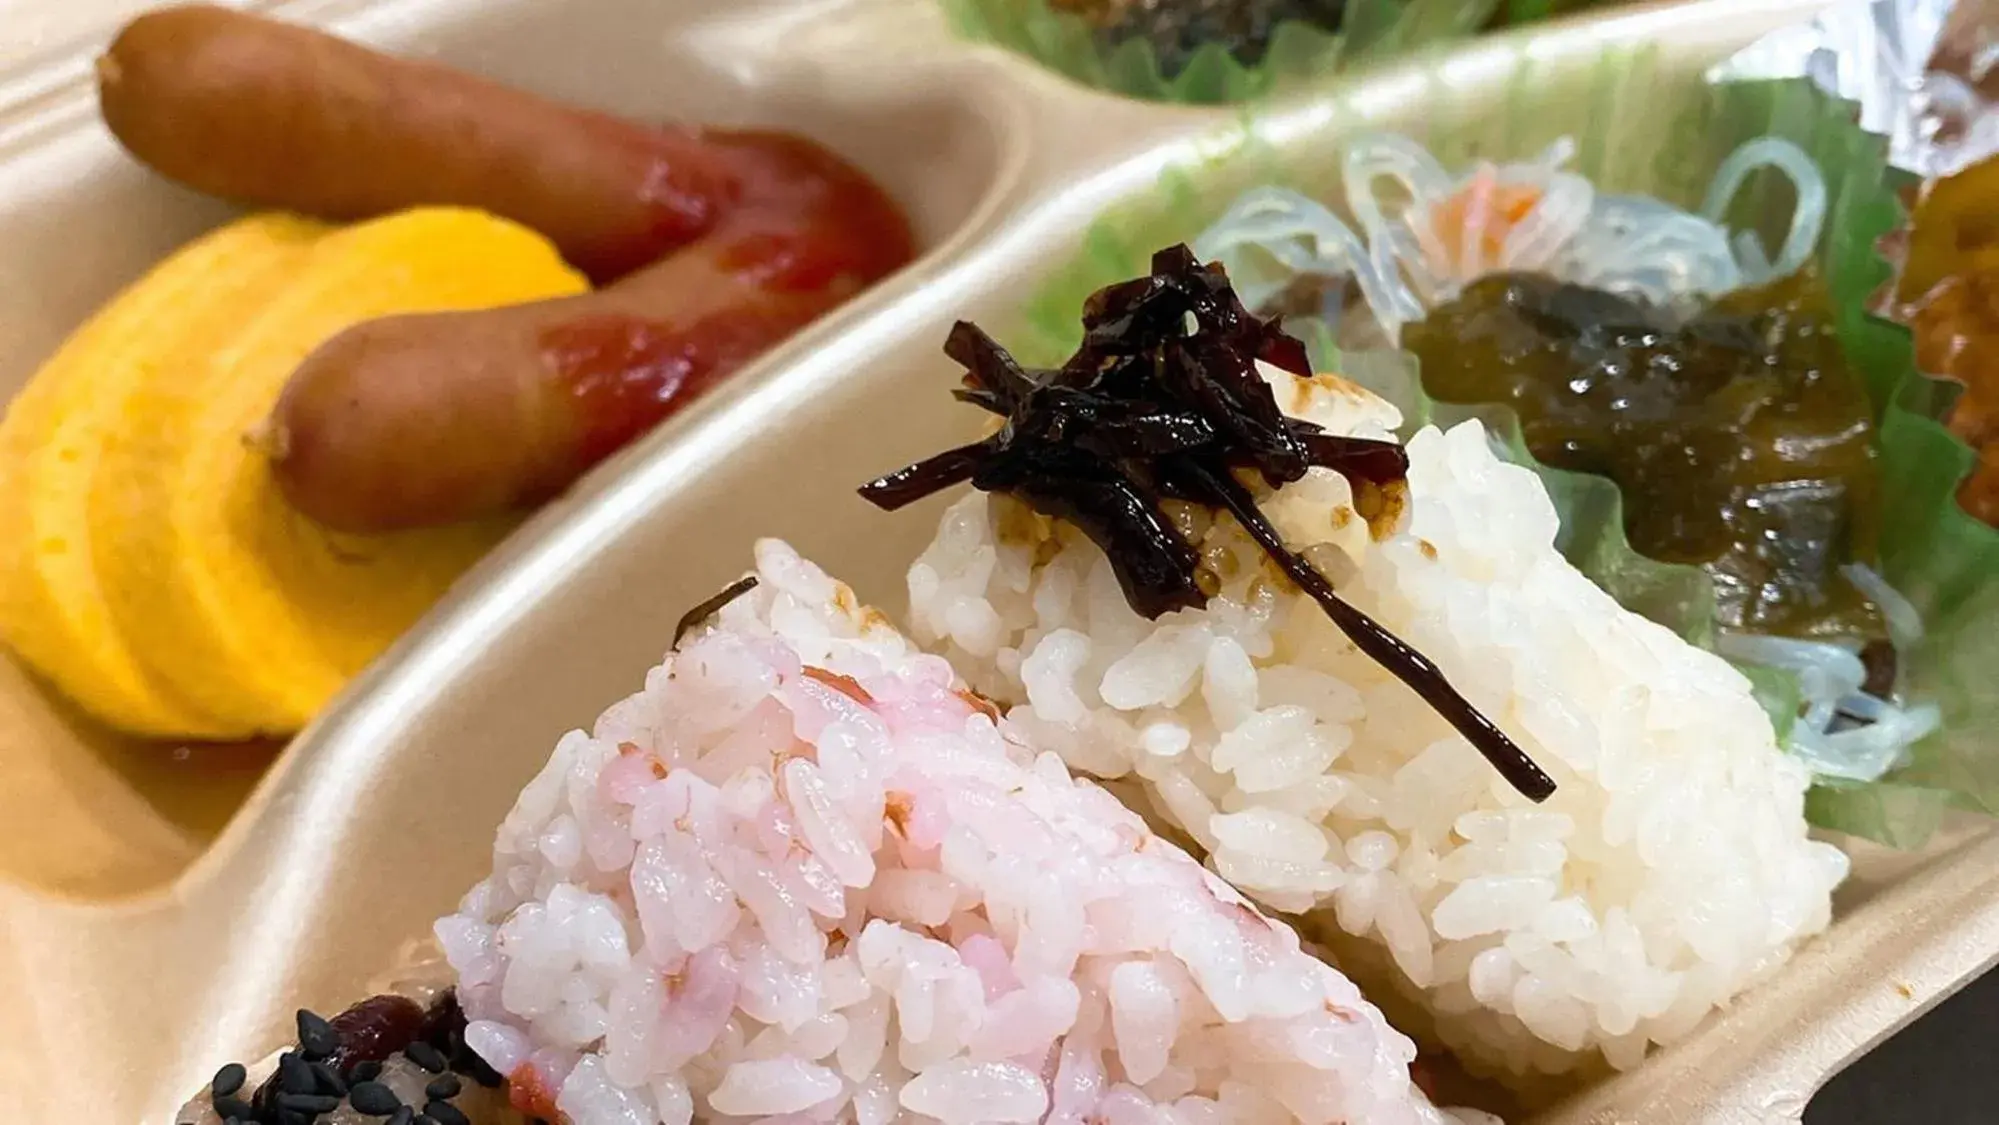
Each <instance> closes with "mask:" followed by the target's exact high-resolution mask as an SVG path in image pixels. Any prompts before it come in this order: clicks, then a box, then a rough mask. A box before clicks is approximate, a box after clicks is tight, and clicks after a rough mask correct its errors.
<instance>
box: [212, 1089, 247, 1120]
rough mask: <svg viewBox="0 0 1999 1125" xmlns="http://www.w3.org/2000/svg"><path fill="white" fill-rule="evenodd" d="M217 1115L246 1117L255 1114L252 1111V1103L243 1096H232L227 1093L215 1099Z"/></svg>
mask: <svg viewBox="0 0 1999 1125" xmlns="http://www.w3.org/2000/svg"><path fill="white" fill-rule="evenodd" d="M215 1115H216V1116H217V1117H241V1118H245V1119H248V1118H250V1117H253V1116H255V1115H254V1114H253V1113H251V1111H250V1103H248V1102H246V1101H244V1100H243V1099H241V1098H232V1097H230V1096H228V1095H227V1094H225V1095H223V1096H222V1097H219V1098H217V1099H215Z"/></svg>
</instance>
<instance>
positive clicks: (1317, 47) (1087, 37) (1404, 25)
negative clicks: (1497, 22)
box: [938, 0, 1499, 105]
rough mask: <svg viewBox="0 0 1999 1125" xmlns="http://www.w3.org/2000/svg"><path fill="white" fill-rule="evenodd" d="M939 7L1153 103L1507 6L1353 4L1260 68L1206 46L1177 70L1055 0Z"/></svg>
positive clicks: (1309, 64) (1347, 61)
mask: <svg viewBox="0 0 1999 1125" xmlns="http://www.w3.org/2000/svg"><path fill="white" fill-rule="evenodd" d="M938 2H939V3H941V4H942V5H943V7H944V11H945V13H946V15H948V16H949V17H950V20H951V23H952V26H953V27H954V28H955V29H956V30H957V32H958V34H960V35H961V36H963V37H965V38H967V39H970V40H972V41H974V42H979V43H990V44H993V45H995V46H999V47H1005V48H1007V49H1008V50H1011V51H1014V52H1016V53H1019V54H1022V55H1025V56H1027V57H1028V58H1030V59H1033V60H1035V61H1036V62H1039V63H1040V64H1041V65H1043V66H1045V67H1047V68H1049V69H1050V70H1053V71H1056V72H1057V73H1060V74H1063V75H1066V76H1067V77H1069V78H1071V79H1074V80H1075V81H1077V82H1080V83H1082V84H1084V85H1086V86H1090V87H1093V88H1095V89H1099V90H1106V91H1110V92H1112V93H1117V94H1123V95H1126V96H1127V97H1133V98H1143V99H1145V100H1148V101H1161V102H1179V103H1184V104H1188V105H1228V104H1232V103H1236V102H1242V101H1247V100H1250V99H1253V98H1258V97H1261V96H1263V95H1266V94H1269V93H1271V92H1273V91H1275V90H1279V89H1283V88H1286V87H1288V86H1290V85H1293V84H1295V83H1297V82H1301V81H1305V80H1309V79H1312V78H1316V77H1321V76H1324V75H1327V74H1332V73H1335V72H1337V71H1340V70H1342V69H1345V68H1348V67H1351V66H1357V65H1361V64H1364V63H1366V62H1370V61H1374V60H1378V59H1382V58H1388V57H1392V56H1394V55H1397V54H1400V53H1403V52H1407V51H1410V50H1413V49H1416V48H1418V47H1422V46H1426V45H1429V44H1432V43H1438V42H1443V41H1447V40H1450V39H1454V38H1459V37H1462V36H1466V35H1470V34H1473V33H1475V32H1476V31H1478V29H1479V28H1480V27H1481V26H1482V25H1484V24H1485V23H1486V22H1487V21H1488V20H1489V19H1490V18H1491V16H1492V14H1493V13H1494V11H1496V10H1497V6H1498V3H1499V0H1351V2H1350V3H1348V4H1347V6H1346V9H1345V18H1344V20H1343V22H1342V25H1341V28H1340V29H1339V31H1338V32H1331V31H1327V30H1324V29H1322V28H1320V27H1319V26H1317V25H1316V24H1311V23H1307V22H1304V21H1300V20H1289V21H1286V22H1284V23H1281V24H1279V25H1278V26H1277V28H1276V29H1275V30H1274V31H1273V32H1272V34H1271V37H1270V41H1269V43H1268V44H1267V46H1266V48H1265V50H1264V52H1263V54H1262V56H1261V57H1260V58H1258V59H1256V60H1255V61H1254V62H1252V63H1247V64H1246V63H1244V62H1242V61H1240V60H1239V59H1238V58H1237V57H1236V56H1234V55H1232V54H1230V53H1229V51H1228V50H1227V48H1226V47H1225V46H1223V45H1222V44H1218V43H1205V44H1202V45H1201V46H1200V47H1199V48H1198V49H1197V50H1195V51H1194V52H1193V54H1192V55H1190V56H1189V57H1188V58H1187V59H1186V60H1185V61H1184V63H1183V64H1182V65H1179V66H1178V67H1177V68H1176V67H1172V66H1171V65H1168V66H1162V65H1161V60H1160V58H1159V56H1158V54H1157V53H1156V52H1155V51H1154V50H1153V48H1152V46H1151V44H1149V43H1146V42H1144V41H1143V40H1140V39H1126V40H1124V41H1123V42H1121V43H1109V42H1106V41H1105V40H1104V39H1103V38H1102V37H1101V36H1099V34H1098V32H1097V30H1096V29H1095V28H1094V27H1092V26H1091V24H1090V23H1089V21H1088V20H1087V19H1085V18H1084V17H1083V16H1082V15H1080V14H1079V13H1076V12H1073V11H1066V10H1062V9H1060V8H1057V7H1054V6H1051V4H1050V3H1049V0H938ZM1170 62H1171V60H1169V64H1170Z"/></svg>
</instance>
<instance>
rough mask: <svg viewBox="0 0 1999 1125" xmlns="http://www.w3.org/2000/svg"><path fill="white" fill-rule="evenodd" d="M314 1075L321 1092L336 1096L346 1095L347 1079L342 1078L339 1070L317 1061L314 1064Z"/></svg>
mask: <svg viewBox="0 0 1999 1125" xmlns="http://www.w3.org/2000/svg"><path fill="white" fill-rule="evenodd" d="M312 1077H313V1080H314V1082H315V1083H316V1084H317V1086H318V1087H319V1092H320V1093H322V1094H332V1095H333V1096H334V1097H336V1098H339V1097H345V1096H346V1094H347V1082H346V1080H345V1079H343V1078H341V1077H340V1075H339V1073H338V1072H337V1071H335V1070H334V1069H333V1068H332V1067H330V1066H328V1065H326V1064H325V1063H323V1062H316V1063H313V1064H312Z"/></svg>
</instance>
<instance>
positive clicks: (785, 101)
mask: <svg viewBox="0 0 1999 1125" xmlns="http://www.w3.org/2000/svg"><path fill="white" fill-rule="evenodd" d="M706 7H707V6H704V5H699V4H693V3H681V4H643V3H620V2H617V0H563V2H560V3H526V2H521V3H499V4H483V5H479V6H477V10H476V12H474V11H472V10H471V9H470V7H469V6H459V5H454V4H451V3H434V2H416V3H402V4H391V5H378V4H369V3H354V2H351V0H345V2H343V0H334V2H330V3H325V2H322V3H303V4H291V5H280V6H278V7H277V8H276V9H274V11H275V12H276V14H279V15H281V16H282V17H284V18H287V19H295V20H300V21H303V22H312V23H317V24H322V25H325V26H328V27H330V28H332V29H334V30H336V31H338V32H340V33H342V34H345V35H349V36H351V37H353V38H355V39H358V40H361V41H364V42H368V43H372V44H377V45H381V46H384V47H387V48H390V49H399V50H404V51H410V52H414V53H421V54H423V55H426V56H429V57H434V58H436V59H439V60H441V61H444V62H447V63H450V64H453V65H457V66H459V67H462V68H464V69H468V70H471V71H474V72H477V73H481V74H484V75H488V76H491V77H493V78H496V79H499V80H501V81H505V82H508V83H510V84H513V85H517V86H520V87H524V88H527V89H530V90H534V91H537V92H540V93H543V94H546V95H549V96H552V97H554V98H557V99H561V100H565V101H569V102H573V103H576V104H581V105H586V106H591V107H596V108H601V109H604V110H607V111H609V112H612V113H616V114H620V115H624V116H627V117H630V118H632V119H635V120H641V121H650V120H667V119H679V120H686V121H692V122H700V123H709V124H715V125H765V126H774V127H779V128H785V129H790V130H794V131H797V132H800V133H803V134H806V135H809V136H811V137H813V138H815V139H818V140H820V141H822V142H824V143H826V144H827V145H828V146H830V147H831V148H833V149H834V150H835V151H838V152H841V153H842V154H844V155H846V156H848V157H849V158H851V159H853V160H854V161H855V162H856V163H857V164H859V165H860V166H861V167H863V168H864V169H866V170H867V171H869V172H870V173H871V174H873V175H874V176H875V177H876V178H877V179H878V180H879V181H880V182H882V183H883V185H884V186H885V187H886V188H887V190H888V191H889V192H890V193H891V194H892V195H893V196H894V197H895V198H896V199H897V200H898V201H899V202H901V203H902V204H903V206H904V208H905V209H906V211H907V212H908V214H909V216H910V218H911V221H912V223H913V224H914V227H915V230H916V234H917V237H918V239H919V244H920V245H921V246H922V247H923V248H925V249H926V250H929V251H931V252H932V257H931V259H930V263H934V262H935V261H936V255H937V254H939V253H942V254H948V253H950V249H949V247H950V246H951V244H952V243H953V242H954V240H956V241H962V240H963V239H965V238H969V237H976V235H977V232H978V231H979V230H980V229H982V228H984V227H986V226H989V225H990V224H991V223H992V222H993V221H994V218H995V217H996V216H997V215H998V214H1000V213H1002V212H1003V211H1004V210H1005V207H1006V205H1007V201H1008V200H1009V199H1013V198H1017V197H1018V193H1019V191H1020V190H1021V189H1022V185H1023V184H1024V183H1025V182H1026V181H1027V180H1029V179H1031V178H1033V176H1035V175H1037V174H1040V170H1041V169H1043V168H1046V167H1048V166H1050V165H1047V164H1041V163H1037V161H1036V156H1037V155H1038V154H1036V153H1034V152H1033V151H1031V142H1030V134H1031V133H1033V132H1034V131H1035V125H1036V123H1038V122H1041V121H1043V120H1045V113H1046V112H1048V111H1049V107H1052V106H1055V105H1057V104H1058V103H1057V102H1056V101H1055V100H1053V99H1055V98H1057V97H1062V98H1065V99H1066V96H1067V94H1068V91H1067V90H1066V89H1065V88H1063V87H1062V86H1060V84H1058V83H1056V82H1054V81H1053V80H1050V79H1045V78H1044V77H1043V76H1041V75H1040V74H1038V73H1036V72H1034V71H1033V70H1032V68H1031V67H1028V66H1026V65H1024V64H1015V63H1013V62H1012V61H1011V60H1007V59H1004V58H1000V57H998V56H997V55H996V54H995V55H992V56H990V57H987V56H984V55H980V56H978V57H974V58H972V59H970V60H967V59H965V58H964V57H963V56H964V55H965V54H966V53H967V52H965V51H964V50H963V49H962V48H959V49H954V45H953V44H952V42H951V41H950V40H949V38H948V35H947V33H946V32H945V31H944V29H943V26H942V21H941V20H940V19H935V18H928V17H930V16H931V13H929V11H928V9H927V8H916V7H911V8H909V9H903V8H901V7H899V6H892V9H893V10H890V11H884V10H882V8H881V6H880V5H867V4H862V5H838V4H832V5H829V4H826V3H819V4H808V3H788V2H784V0H775V2H764V3H758V4H747V5H741V6H732V7H731V8H730V9H728V10H727V11H726V12H725V13H721V14H713V13H711V14H707V15H704V14H703V10H704V9H705V8H706ZM842 8H845V9H847V10H846V11H845V12H844V13H843V14H840V15H836V11H837V10H840V9H842ZM89 61H90V53H85V54H81V55H78V56H76V57H74V58H70V59H65V60H60V61H58V62H55V63H52V64H50V65H49V66H48V67H45V68H43V69H42V70H41V71H38V72H36V73H35V74H31V75H25V76H22V77H21V78H19V79H18V80H16V81H15V82H13V83H12V84H11V86H10V85H9V84H8V83H6V82H4V81H0V95H4V93H5V91H6V90H8V89H12V90H13V91H14V92H15V93H16V94H19V95H21V96H22V98H23V99H24V100H19V101H16V102H14V103H12V106H11V108H7V103H6V102H4V101H0V184H4V185H5V188H4V191H0V393H4V394H6V395H9V396H11V395H12V394H13V393H14V391H15V390H16V389H17V388H18V387H19V386H20V385H21V384H22V383H23V382H24V381H25V380H26V379H27V378H28V377H29V376H30V374H31V373H32V372H33V371H34V369H35V368H36V367H37V366H38V365H39V363H40V362H41V360H42V358H43V357H45V356H47V355H48V354H50V353H51V352H52V351H53V350H54V349H55V348H56V347H57V345H58V344H59V343H60V342H61V341H62V339H63V337H64V336H65V335H66V334H67V333H68V332H69V331H70V330H71V329H72V328H74V327H75V326H76V325H77V324H79V323H80V322H81V321H82V320H83V319H84V318H85V317H87V316H88V315H89V314H90V312H91V311H93V310H94V309H95V308H96V307H97V306H98V305H99V304H101V303H102V302H103V301H104V300H106V299H107V298H109V297H110V296H111V295H112V294H113V293H115V292H116V291H117V290H118V289H119V288H120V287H122V286H123V285H124V284H126V283H127V282H129V281H131V280H132V279H134V278H135V277H137V276H139V275H140V274H141V273H142V272H144V270H145V269H146V268H147V267H149V266H150V265H151V264H152V263H153V262H155V261H157V260H158V259H160V258H161V257H163V256H164V255H166V254H167V253H169V252H170V251H171V250H173V249H174V248H175V247H177V246H179V245H181V244H182V243H184V242H186V241H187V240H188V239H190V238H192V237H193V236H195V235H197V234H198V233H200V232H202V231H203V230H206V229H208V228H210V227H212V226H215V225H216V224H218V223H219V222H221V221H223V220H225V219H226V218H228V217H229V215H230V209H229V208H228V207H226V206H225V205H223V204H221V203H218V202H216V201H215V200H213V199H209V198H206V197H203V196H199V195H196V194H194V193H193V192H190V191H187V190H184V189H182V188H180V187H177V186H174V185H172V184H169V183H168V182H166V181H164V180H162V179H160V178H158V177H157V176H154V175H153V174H151V173H150V172H148V171H147V170H145V169H143V168H142V167H140V166H139V165H138V164H137V163H135V162H134V161H132V160H131V159H130V158H129V157H128V156H126V155H125V154H124V153H123V152H122V150H120V149H119V148H118V147H117V146H116V144H115V143H114V142H113V141H112V139H111V137H110V135H109V134H108V132H107V131H106V130H105V129H104V127H103V126H102V124H101V123H100V122H99V121H98V120H97V116H96V106H95V99H94V97H93V96H92V91H91V86H90V68H89ZM967 76H971V77H974V78H977V79H978V81H974V82H967V81H963V79H965V78H966V77H967ZM28 92H35V93H36V96H35V97H32V98H27V97H26V94H27V93H28ZM1092 100H1094V99H1092ZM1104 101H1105V102H1106V103H1107V105H1105V106H1101V107H1098V108H1097V109H1096V112H1097V113H1098V114H1100V115H1101V114H1104V113H1106V112H1108V113H1110V114H1111V115H1113V116H1120V115H1123V114H1130V115H1133V116H1144V117H1145V119H1146V120H1158V119H1162V118H1170V117H1171V116H1172V115H1171V114H1170V113H1168V114H1162V113H1159V112H1158V111H1146V110H1145V109H1144V108H1143V107H1127V106H1126V105H1125V104H1124V103H1119V102H1113V101H1109V99H1104ZM1060 104H1062V105H1064V106H1067V105H1069V104H1071V103H1069V102H1067V101H1066V100H1065V101H1063V102H1062V103H1060ZM1064 112H1069V110H1067V109H1064ZM1126 131H1127V132H1142V131H1143V130H1142V129H1137V130H1133V129H1129V128H1127V130H1126ZM1054 155H1055V157H1056V158H1057V159H1067V158H1068V157H1067V155H1066V154H1063V153H1056V154H1054ZM1076 155H1077V156H1080V155H1081V153H1077V154H1076ZM927 268H931V266H930V264H929V263H926V264H919V265H918V266H916V267H914V268H913V269H912V270H911V271H909V274H910V275H911V277H913V276H915V275H920V274H921V273H922V272H923V271H924V270H925V269H927ZM898 284H902V282H900V281H895V280H892V281H891V282H890V283H889V287H891V288H893V287H895V286H897V285H898ZM905 287H906V286H905ZM880 296H881V295H880V294H876V295H873V296H868V297H864V298H863V300H864V301H868V300H875V299H878V298H879V297H880ZM835 315H836V317H837V316H838V315H840V314H835ZM623 463H625V462H620V464H623ZM619 471H620V469H619V468H617V467H616V466H612V467H607V468H606V469H605V470H604V472H603V473H600V474H599V479H604V478H607V477H611V476H615V475H617V473H618V472H619ZM586 490H587V486H586ZM486 573H488V574H490V573H492V571H490V570H489V571H487V572H486ZM477 581H478V579H476V578H474V579H470V580H469V582H470V583H476V582H477ZM277 751H278V746H277V745H276V744H271V743H267V744H260V745H251V746H241V747H238V746H229V747H199V748H194V749H191V750H176V749H175V748H173V747H170V746H169V747H165V748H163V747H161V746H160V745H158V744H152V743H140V742H136V741H133V740H128V739H124V738H121V737H119V736H117V735H115V734H113V733H111V732H108V731H106V730H104V729H102V728H100V727H98V726H97V725H96V724H94V723H93V722H91V721H90V720H89V719H87V718H85V717H83V716H81V715H79V714H78V713H77V712H75V711H74V710H73V709H72V708H70V707H68V706H67V705H66V704H64V703H62V702H60V701H58V700H56V699H54V698H53V697H52V693H50V692H48V691H46V690H44V689H43V688H42V687H41V686H39V685H38V684H36V683H35V682H34V681H33V680H32V679H31V678H30V677H28V676H26V675H24V674H23V673H22V671H21V670H20V669H19V668H18V667H17V666H16V665H14V664H13V663H11V662H9V663H6V664H5V665H4V666H0V761H5V762H7V763H8V766H7V779H8V784H7V785H5V786H4V787H0V823H9V824H19V825H22V826H24V827H27V828H29V829H30V830H24V831H19V832H11V833H8V834H6V838H5V840H4V841H0V875H4V876H6V877H8V878H11V879H13V880H15V881H17V882H23V883H26V884H28V885H31V886H34V887H38V888H41V889H43V890H50V891H55V892H59V893H63V894H66V895H71V896H79V897H86V898H102V897H106V896H115V895H121V894H129V893H134V892H137V891H140V890H143V889H146V888H150V887H158V886H161V885H162V884H164V883H165V882H166V881H167V880H169V879H171V878H172V877H173V876H174V875H175V874H176V873H178V872H179V871H180V870H182V869H183V868H184V867H185V866H186V865H187V864H188V863H189V862H190V861H191V860H192V859H193V858H194V857H195V856H196V855H197V854H199V852H200V851H201V849H203V848H204V847H205V846H206V845H207V843H208V841H209V840H210V839H212V838H213V836H214V835H215V833H216V832H217V831H219V830H220V829H221V827H222V826H223V825H224V824H225V823H226V822H227V820H228V818H229V817H230V815H231V814H232V813H233V812H234V810H235V809H236V808H237V806H239V805H240V804H241V802H242V801H243V800H244V799H245V797H246V796H247V794H248V792H249V791H250V789H251V787H252V786H253V785H254V784H255V783H256V781H257V779H258V778H259V777H260V776H261V775H262V774H263V772H264V770H265V768H266V767H267V766H268V765H269V764H270V762H271V761H272V760H273V759H274V756H275V754H276V753H277Z"/></svg>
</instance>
